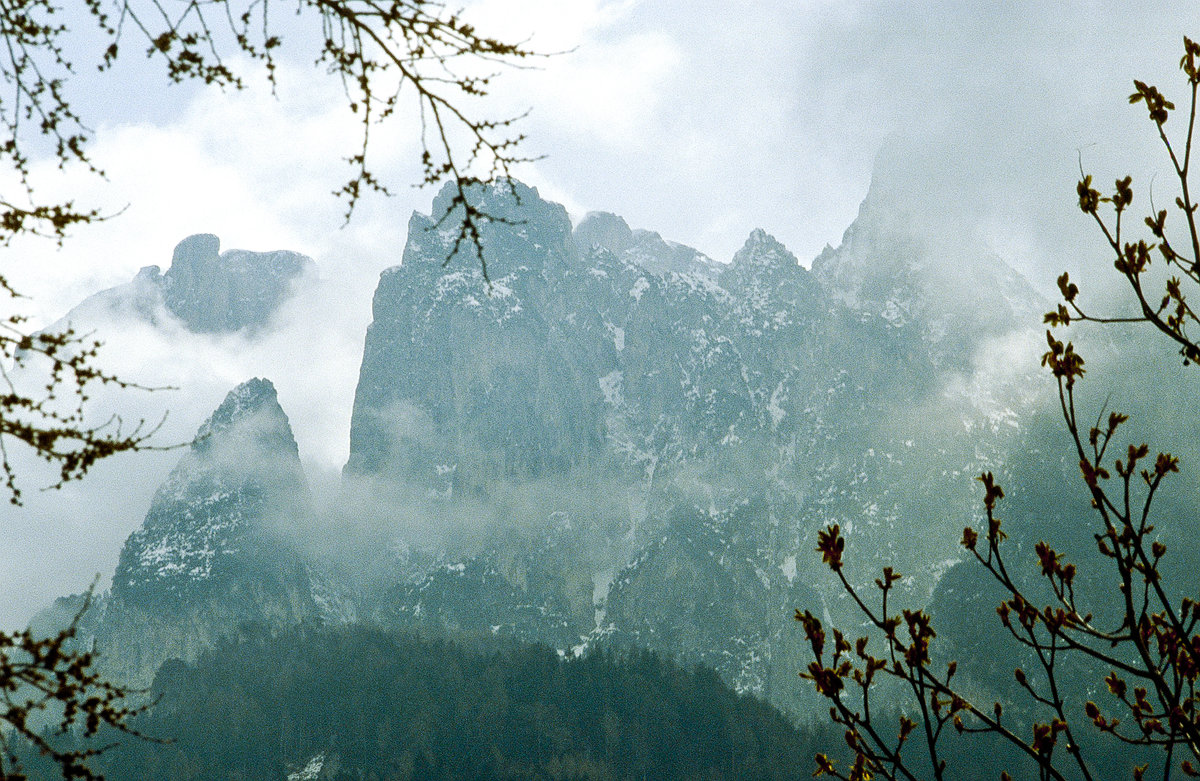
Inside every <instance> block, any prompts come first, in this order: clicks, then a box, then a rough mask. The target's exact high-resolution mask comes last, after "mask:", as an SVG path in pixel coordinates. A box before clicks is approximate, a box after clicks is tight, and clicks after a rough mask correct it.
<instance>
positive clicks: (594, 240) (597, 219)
mask: <svg viewBox="0 0 1200 781" xmlns="http://www.w3.org/2000/svg"><path fill="white" fill-rule="evenodd" d="M573 235H574V237H575V243H576V244H577V245H578V246H579V248H580V249H581V250H587V249H589V248H591V247H603V248H604V249H606V250H608V251H609V252H612V253H613V254H615V255H620V254H621V253H623V252H625V251H626V250H627V249H629V248H630V247H632V246H633V231H632V230H630V228H629V223H627V222H625V220H624V219H623V218H621V217H618V216H617V215H615V214H612V213H610V212H588V213H587V216H585V217H584V218H583V219H582V220H581V221H580V223H579V224H578V225H576V226H575V230H574V232H573Z"/></svg>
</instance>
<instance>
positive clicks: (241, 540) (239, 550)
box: [113, 379, 308, 603]
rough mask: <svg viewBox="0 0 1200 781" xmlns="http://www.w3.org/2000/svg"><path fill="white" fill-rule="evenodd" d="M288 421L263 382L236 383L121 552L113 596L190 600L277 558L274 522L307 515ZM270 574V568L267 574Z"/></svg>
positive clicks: (276, 525)
mask: <svg viewBox="0 0 1200 781" xmlns="http://www.w3.org/2000/svg"><path fill="white" fill-rule="evenodd" d="M307 498H308V493H307V488H306V484H305V480H304V475H303V471H302V469H301V467H300V460H299V455H298V451H297V448H296V441H295V438H294V437H293V436H292V430H291V426H290V425H289V423H288V419H287V415H285V414H284V412H283V409H282V408H281V407H280V406H279V402H278V400H277V398H276V393H275V387H274V386H273V385H272V384H271V383H270V381H268V380H265V379H252V380H249V381H247V382H244V383H242V384H241V385H239V386H238V387H237V388H235V389H234V390H232V391H230V393H229V394H228V395H227V396H226V398H225V400H224V402H222V404H221V405H220V406H219V407H218V408H217V409H216V411H215V412H214V413H213V414H212V417H210V418H209V419H208V420H207V421H205V423H204V424H203V425H202V426H201V427H200V429H199V431H198V432H197V434H196V439H195V441H194V442H193V444H192V447H191V449H190V451H189V452H187V453H186V454H184V456H183V457H182V458H181V459H180V460H179V463H178V464H177V465H176V467H175V469H174V470H173V471H172V472H171V475H170V477H168V479H167V481H166V482H165V483H164V484H163V485H162V486H160V487H159V489H158V491H157V492H156V493H155V495H154V499H153V501H152V502H151V504H150V510H149V512H148V513H147V514H146V518H145V520H144V521H143V523H142V526H141V528H140V529H138V530H137V531H135V532H134V533H133V534H131V535H130V536H129V539H128V540H126V542H125V547H124V549H123V550H122V552H121V558H120V562H119V563H118V565H117V570H116V574H115V575H114V576H113V593H114V595H118V596H120V597H121V598H123V599H126V600H132V601H134V602H145V603H155V602H161V600H162V599H164V598H167V597H170V598H171V599H191V598H194V597H196V596H198V595H202V594H204V593H206V590H208V589H210V588H211V587H212V586H213V584H217V583H220V582H222V581H225V580H228V579H229V578H231V577H233V576H234V574H235V573H242V574H244V573H253V572H256V571H258V570H259V569H261V568H262V565H263V562H264V561H267V562H269V561H270V560H271V559H273V557H274V553H273V551H274V549H275V548H276V547H277V543H276V542H275V540H277V539H278V536H279V529H280V526H279V524H280V522H283V521H284V520H285V519H289V518H294V517H296V516H298V515H302V514H305V513H307V512H308V507H307V505H308V501H307ZM269 570H270V568H269V567H268V571H269Z"/></svg>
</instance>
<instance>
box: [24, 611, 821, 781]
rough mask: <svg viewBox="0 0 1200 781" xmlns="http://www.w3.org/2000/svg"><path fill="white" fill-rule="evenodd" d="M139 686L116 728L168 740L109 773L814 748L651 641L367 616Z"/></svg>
mask: <svg viewBox="0 0 1200 781" xmlns="http://www.w3.org/2000/svg"><path fill="white" fill-rule="evenodd" d="M152 694H153V696H154V698H155V699H156V704H154V705H153V707H152V708H151V709H150V710H148V711H147V712H145V713H143V714H140V715H138V716H137V717H136V718H133V719H131V721H130V725H131V726H134V727H136V729H138V730H139V731H140V732H143V733H145V734H147V735H150V736H153V737H155V738H159V739H165V740H167V741H169V742H167V743H162V742H151V741H145V740H128V739H126V740H122V741H121V743H120V745H119V746H117V747H116V748H114V749H112V750H111V751H109V752H107V753H105V754H103V755H101V756H100V757H99V758H98V759H97V768H98V769H99V770H101V771H102V772H103V773H104V775H105V777H106V778H108V779H111V780H112V781H122V780H123V779H128V780H129V781H135V780H138V779H149V778H153V779H162V781H172V780H173V779H194V778H204V779H214V780H215V779H271V780H272V781H278V780H279V779H282V778H284V777H285V776H286V775H287V773H288V772H294V771H295V770H296V769H298V768H300V767H302V766H304V765H305V764H306V763H307V762H308V761H309V760H311V759H312V758H313V757H318V756H323V757H324V760H323V765H324V769H323V772H325V773H326V775H325V776H322V777H323V778H329V779H337V780H339V781H340V780H341V779H347V780H348V779H356V780H357V779H379V780H380V781H382V780H384V779H388V780H394V779H431V780H436V779H642V778H654V779H784V778H788V779H790V778H793V777H794V775H795V762H796V758H797V756H801V755H803V754H804V753H805V752H811V750H812V749H813V747H814V746H815V745H817V744H816V743H815V742H809V741H808V740H807V739H806V738H805V737H803V736H802V735H801V733H800V732H798V731H797V729H796V728H795V727H794V726H793V725H792V724H790V723H789V722H788V721H787V720H786V719H785V718H784V717H783V716H782V715H781V714H779V713H778V712H777V711H775V710H773V709H772V708H770V707H769V706H767V705H766V704H764V703H763V702H761V701H759V700H756V699H754V698H752V697H744V696H739V695H737V694H736V693H735V692H733V691H732V690H730V689H729V688H728V687H726V686H725V685H724V684H722V683H721V682H720V680H719V679H718V677H717V675H716V674H715V673H713V672H712V671H709V670H705V669H699V668H696V669H685V668H682V667H679V666H677V665H675V664H673V663H671V662H668V661H665V660H663V659H662V658H660V657H658V656H656V655H654V654H652V653H650V652H647V651H639V650H628V651H597V652H593V653H591V654H588V655H586V656H584V657H583V658H580V659H569V660H564V659H563V658H560V656H559V655H558V654H557V653H556V652H554V651H552V650H550V649H547V648H543V647H530V646H518V645H515V644H506V645H502V646H500V647H495V646H493V647H486V646H483V645H478V646H476V647H467V646H464V645H461V644H456V643H453V642H450V641H447V640H435V639H423V638H421V637H419V636H417V635H411V634H410V635H392V634H388V633H385V632H383V631H382V630H377V629H371V628H366V627H343V628H338V629H322V628H315V627H300V628H296V629H294V630H290V631H287V632H284V633H282V634H279V635H275V636H271V635H269V634H266V633H265V632H255V631H247V632H245V633H243V636H242V637H241V638H240V639H238V640H236V641H227V642H225V643H224V644H223V645H221V646H220V647H218V648H217V649H215V650H213V651H211V652H209V653H208V654H206V655H205V656H204V657H203V658H202V659H201V660H200V661H199V662H198V663H197V664H195V665H185V664H183V663H181V662H178V661H173V662H168V663H166V664H164V665H163V667H162V669H161V670H160V672H159V674H158V676H157V677H156V679H155V682H154V685H153V691H152ZM108 737H110V736H108V735H101V736H100V737H99V740H100V741H101V742H103V741H104V740H106V739H107V738H108ZM35 764H36V760H35V759H33V758H31V759H30V760H29V762H28V763H27V765H28V766H29V767H30V768H31V769H32V768H34V767H35ZM40 767H41V770H42V772H44V773H45V774H46V775H45V776H44V777H45V778H52V777H53V775H54V774H55V773H56V772H57V769H56V768H55V767H54V765H53V763H46V762H43V763H42V764H41V766H40Z"/></svg>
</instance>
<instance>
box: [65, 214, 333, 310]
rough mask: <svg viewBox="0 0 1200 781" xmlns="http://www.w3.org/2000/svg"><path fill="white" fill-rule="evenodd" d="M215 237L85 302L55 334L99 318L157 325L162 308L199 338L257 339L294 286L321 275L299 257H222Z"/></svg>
mask: <svg viewBox="0 0 1200 781" xmlns="http://www.w3.org/2000/svg"><path fill="white" fill-rule="evenodd" d="M220 246H221V245H220V240H219V239H218V238H217V237H216V236H213V235H211V234H207V233H202V234H198V235H195V236H189V237H188V238H186V239H184V240H183V241H181V242H179V244H178V245H177V246H176V247H175V251H174V253H173V255H172V258H171V267H170V268H169V269H167V271H166V273H163V272H162V270H161V269H160V268H159V267H158V266H146V267H144V268H142V269H141V270H140V271H139V272H138V273H137V276H136V277H134V279H133V280H132V281H131V282H129V283H127V284H124V285H121V286H118V287H114V288H110V289H108V290H103V291H101V292H99V293H96V294H95V295H93V296H90V297H89V298H87V299H85V300H84V301H83V302H82V303H80V304H79V306H77V307H75V308H74V309H72V310H71V311H70V312H69V313H68V314H67V316H66V317H64V318H63V321H62V322H61V323H59V324H56V325H55V326H52V329H58V330H61V327H62V326H65V325H67V324H68V323H69V324H73V325H75V326H76V327H77V328H79V327H82V326H86V325H87V324H90V323H91V322H93V321H94V320H96V319H97V318H100V317H108V318H112V317H117V318H121V317H137V318H139V319H141V320H144V321H146V322H150V323H155V322H156V318H158V317H160V316H161V315H160V314H159V313H160V312H161V311H162V309H163V308H165V309H166V311H168V312H170V313H171V314H172V315H174V316H175V317H178V318H179V319H180V320H181V321H182V322H183V324H184V325H186V326H187V328H188V329H189V330H191V331H194V332H196V333H234V332H238V331H244V332H247V333H254V332H255V331H258V330H260V329H262V328H265V327H266V326H267V325H268V324H269V323H270V321H271V318H272V317H274V316H275V314H276V313H277V312H278V311H279V308H280V307H281V306H282V305H283V304H284V303H285V302H286V301H287V300H288V298H290V297H291V295H292V292H293V289H294V287H295V286H296V285H297V284H300V283H302V281H303V280H305V279H306V278H312V277H314V276H315V274H316V263H314V262H313V261H312V259H310V258H308V257H306V256H304V255H301V254H299V253H297V252H288V251H285V250H279V251H275V252H249V251H246V250H238V249H234V250H226V251H225V252H223V253H222V252H220Z"/></svg>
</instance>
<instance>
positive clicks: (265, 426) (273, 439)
mask: <svg viewBox="0 0 1200 781" xmlns="http://www.w3.org/2000/svg"><path fill="white" fill-rule="evenodd" d="M248 424H253V427H254V428H255V430H256V436H258V437H262V438H263V443H262V446H263V447H277V446H282V447H283V448H284V452H286V453H287V454H289V455H297V456H298V452H299V451H298V449H297V446H296V440H295V439H294V438H293V437H292V428H291V425H290V424H289V422H288V419H287V415H286V414H284V411H283V408H282V407H280V406H279V397H278V395H277V394H276V391H275V386H274V385H273V384H272V383H271V381H270V380H267V379H263V378H261V377H255V378H253V379H250V380H247V381H245V382H243V383H242V384H241V385H239V386H237V387H236V388H234V389H233V390H231V391H230V392H229V393H228V395H226V396H225V400H224V401H223V402H221V405H220V406H219V407H217V409H216V410H215V411H214V412H213V414H212V416H211V417H209V419H208V420H207V421H205V422H204V424H203V425H202V426H201V427H200V430H199V431H198V432H197V434H196V442H195V444H194V445H193V447H195V448H203V447H205V443H206V442H209V441H210V440H212V439H213V438H214V437H217V438H220V437H221V436H225V435H229V434H230V433H231V432H232V431H233V430H235V429H237V428H239V427H242V426H246V425H248Z"/></svg>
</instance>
